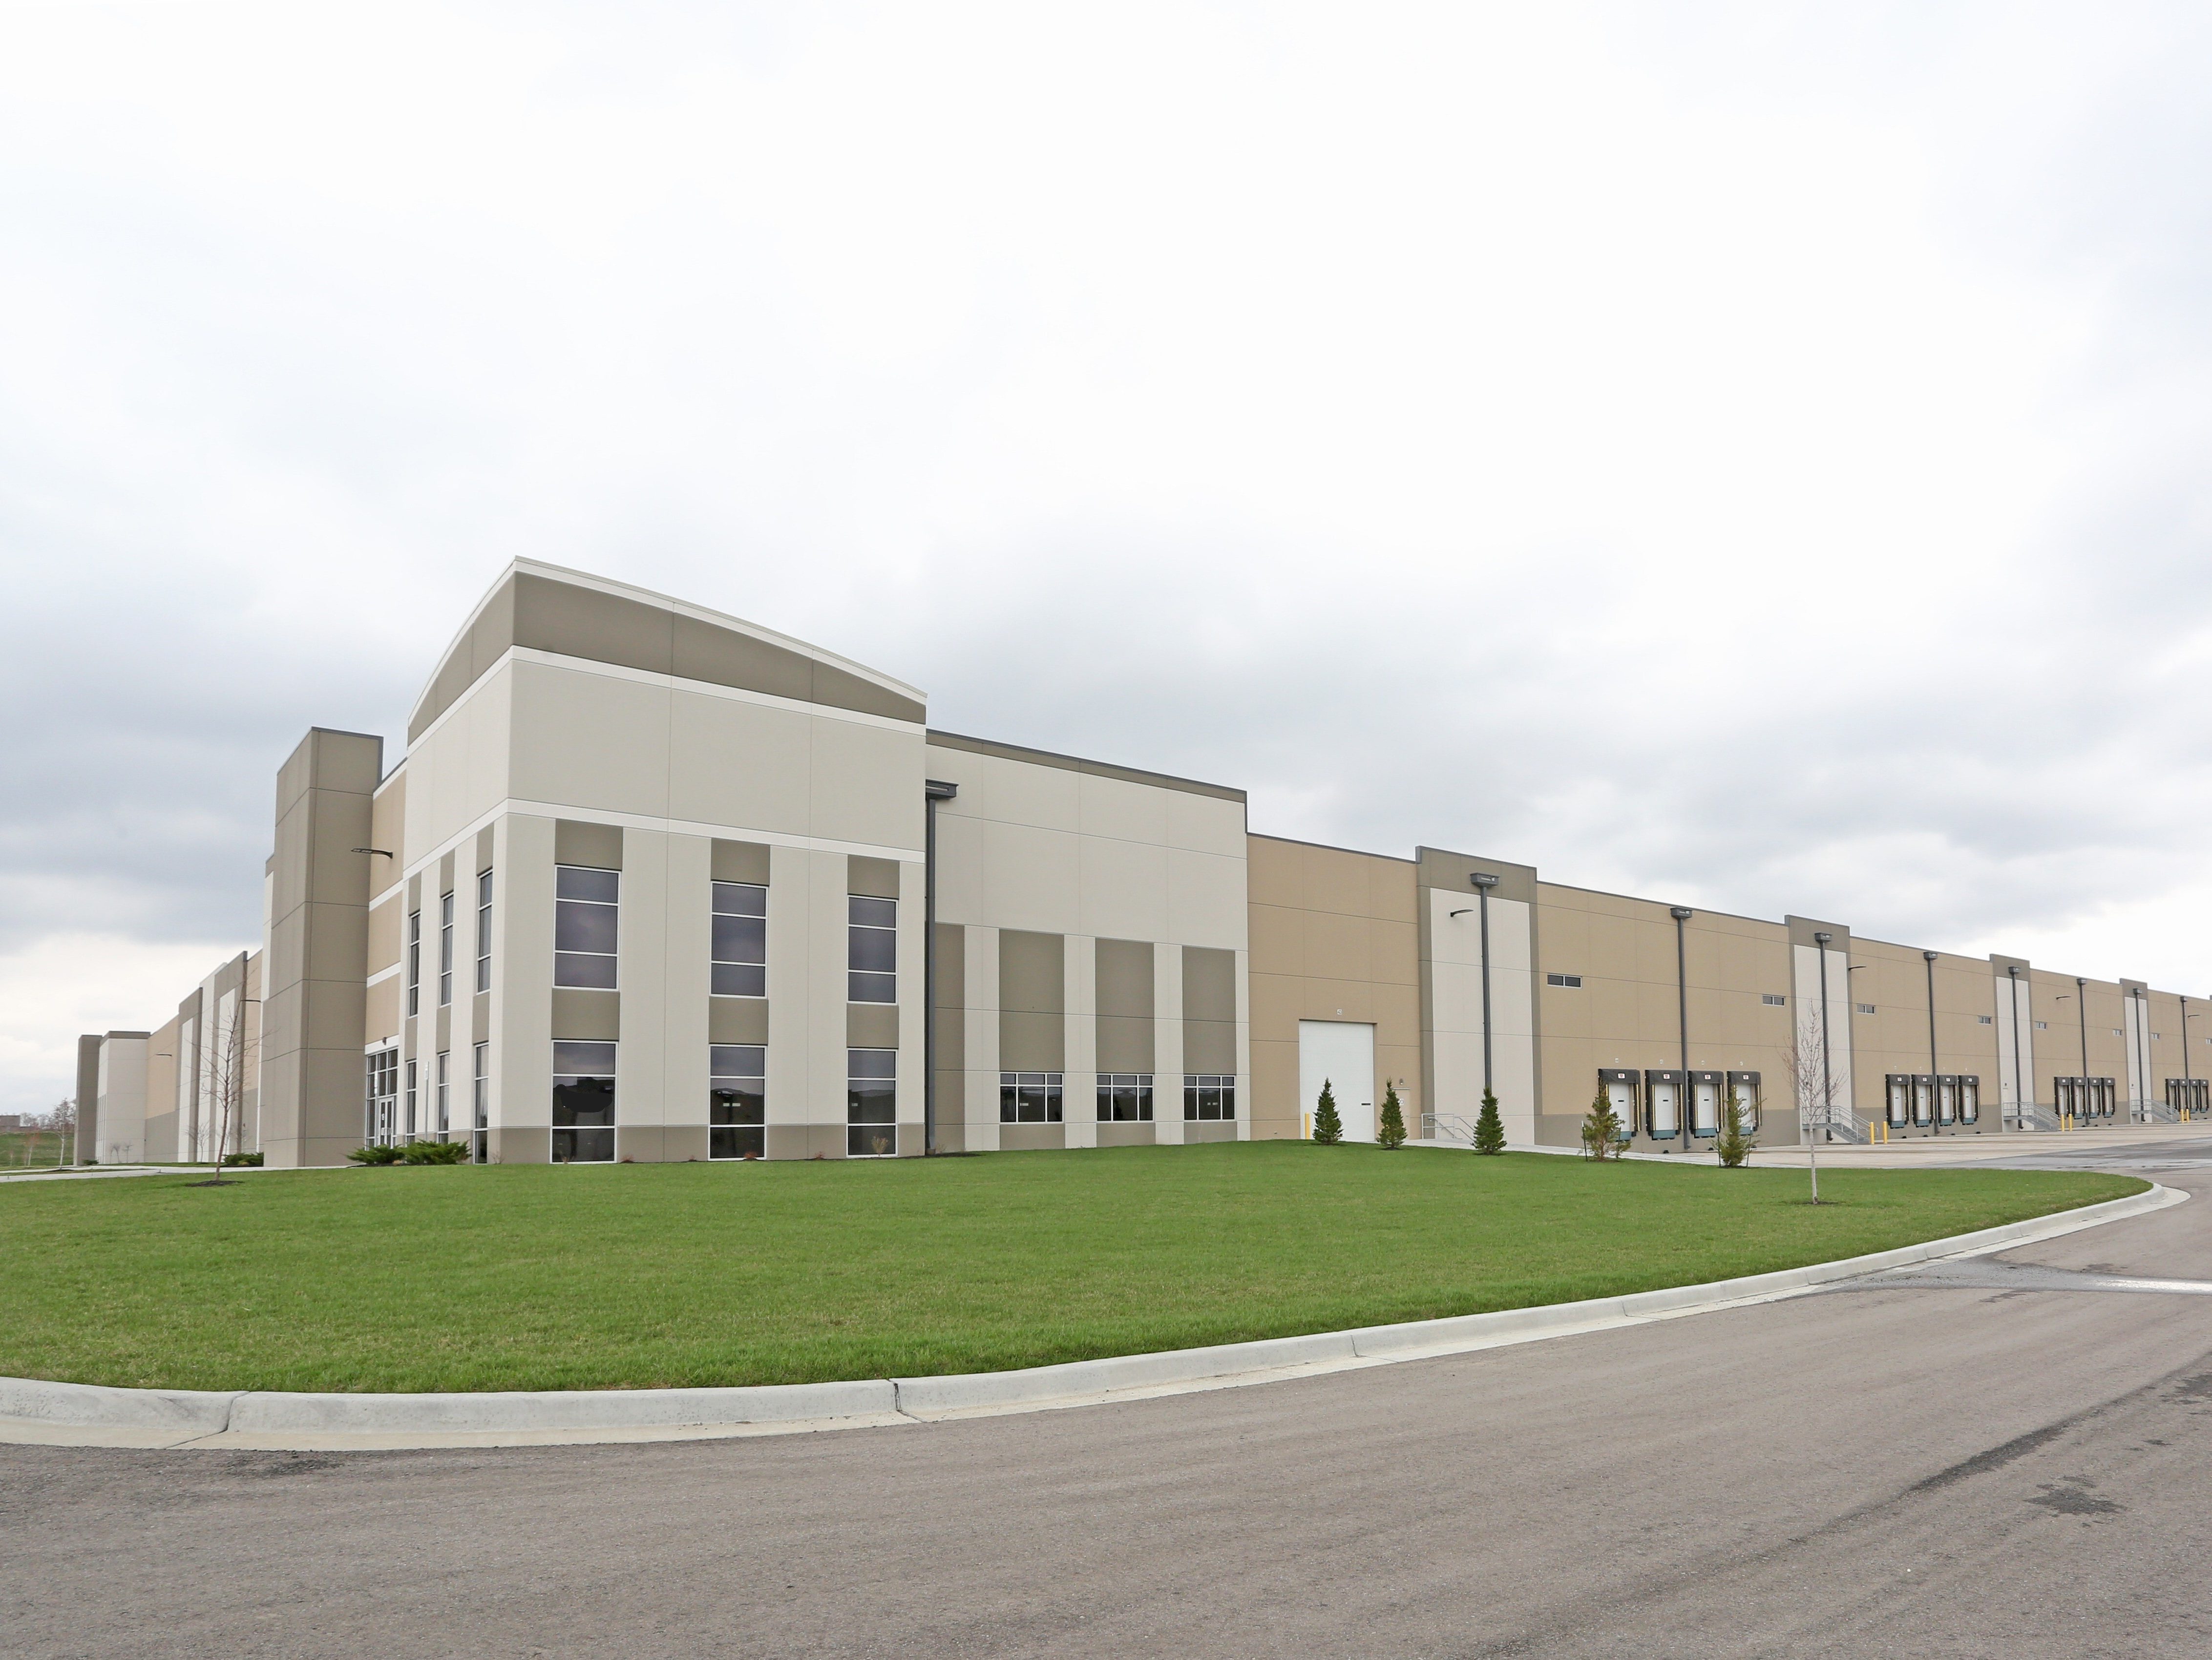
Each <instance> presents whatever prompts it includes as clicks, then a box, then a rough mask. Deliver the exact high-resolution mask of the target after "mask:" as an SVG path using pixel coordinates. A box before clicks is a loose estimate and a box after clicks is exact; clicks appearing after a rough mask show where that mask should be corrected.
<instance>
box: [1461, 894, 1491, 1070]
mask: <svg viewBox="0 0 2212 1660" xmlns="http://www.w3.org/2000/svg"><path fill="white" fill-rule="evenodd" d="M1468 881H1469V882H1471V883H1472V884H1474V891H1475V895H1476V899H1475V903H1476V905H1477V907H1478V908H1479V909H1480V912H1481V918H1480V920H1481V924H1482V1092H1483V1093H1484V1094H1485V1095H1489V1094H1492V1092H1493V1091H1492V1088H1491V1084H1492V1072H1491V1066H1490V891H1491V889H1492V888H1494V887H1496V886H1497V885H1498V879H1497V877H1495V876H1494V875H1492V873H1490V872H1488V871H1486V870H1479V871H1477V872H1475V873H1474V875H1472V876H1470V877H1468Z"/></svg>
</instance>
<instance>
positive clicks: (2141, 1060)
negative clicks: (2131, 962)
mask: <svg viewBox="0 0 2212 1660" xmlns="http://www.w3.org/2000/svg"><path fill="white" fill-rule="evenodd" d="M2128 995H2129V996H2130V997H2132V998H2134V999H2135V1002H2136V1041H2135V1049H2134V1052H2133V1053H2132V1054H2131V1055H2129V1057H2128V1061H2129V1065H2130V1067H2131V1068H2132V1069H2133V1071H2134V1073H2135V1078H2134V1079H2133V1080H2132V1081H2134V1082H2135V1083H2136V1085H2138V1087H2137V1089H2136V1097H2135V1099H2134V1100H2133V1101H2132V1102H2130V1104H2129V1107H2128V1117H2129V1119H2130V1121H2132V1122H2137V1123H2143V1124H2148V1122H2150V1003H2149V1000H2148V999H2147V998H2146V997H2145V996H2144V995H2143V988H2142V987H2141V986H2130V988H2128Z"/></svg>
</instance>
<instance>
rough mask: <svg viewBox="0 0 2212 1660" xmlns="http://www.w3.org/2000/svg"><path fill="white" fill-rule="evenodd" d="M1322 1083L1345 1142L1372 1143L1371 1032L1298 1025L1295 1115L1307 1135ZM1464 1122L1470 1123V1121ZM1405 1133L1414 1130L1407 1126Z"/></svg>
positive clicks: (1321, 1023)
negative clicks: (1331, 1098)
mask: <svg viewBox="0 0 2212 1660" xmlns="http://www.w3.org/2000/svg"><path fill="white" fill-rule="evenodd" d="M1324 1082H1326V1083H1327V1084H1328V1086H1329V1088H1330V1090H1331V1091H1332V1092H1334V1095H1335V1097H1336V1116H1337V1117H1338V1118H1340V1120H1342V1121H1343V1123H1344V1139H1345V1140H1347V1141H1372V1140H1374V1139H1375V1028H1374V1027H1373V1026H1371V1025H1367V1024H1366V1023H1365V1022H1364V1021H1357V1020H1301V1021H1299V1022H1298V1111H1299V1113H1300V1114H1301V1115H1302V1116H1301V1121H1300V1122H1303V1123H1304V1125H1306V1127H1307V1130H1308V1133H1309V1134H1311V1127H1312V1123H1313V1112H1314V1105H1315V1104H1316V1102H1318V1101H1319V1100H1320V1099H1321V1089H1322V1084H1323V1083H1324ZM1469 1122H1473V1121H1472V1120H1470V1121H1469ZM1407 1128H1408V1129H1409V1130H1412V1129H1416V1128H1418V1126H1413V1125H1408V1126H1407Z"/></svg>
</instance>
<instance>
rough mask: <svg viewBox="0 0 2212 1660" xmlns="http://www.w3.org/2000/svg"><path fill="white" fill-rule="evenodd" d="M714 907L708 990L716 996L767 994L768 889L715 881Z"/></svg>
mask: <svg viewBox="0 0 2212 1660" xmlns="http://www.w3.org/2000/svg"><path fill="white" fill-rule="evenodd" d="M710 951H711V953H712V955H711V958H710V960H709V965H708V972H709V974H710V975H711V976H712V979H711V983H710V985H709V988H708V989H709V990H710V991H711V992H712V994H714V996H716V997H765V996H767V995H768V890H767V889H766V888H764V887H762V886H760V885H757V884H756V883H751V882H717V883H715V884H714V943H713V945H712V946H711V947H710Z"/></svg>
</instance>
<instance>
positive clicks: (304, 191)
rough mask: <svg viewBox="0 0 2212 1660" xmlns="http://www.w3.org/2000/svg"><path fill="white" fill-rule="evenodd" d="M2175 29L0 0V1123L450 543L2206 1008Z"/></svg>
mask: <svg viewBox="0 0 2212 1660" xmlns="http://www.w3.org/2000/svg"><path fill="white" fill-rule="evenodd" d="M2208 85H2212V10H2208V9H2206V8H2204V7H2203V6H2202V5H2201V4H2200V5H2197V6H2181V5H2177V6H2170V7H2169V6H2129V5H2118V4H2112V3H2102V4H2098V5H2095V6H2088V5H2080V6H2068V7H2037V6H2033V5H2027V4H2022V3H2018V0H2010V3H2004V4H1998V5H1990V6H1944V5H1940V4H1932V3H1913V4H1909V5H1897V6H1890V7H1885V6H1881V5H1875V4H1851V5H1835V4H1829V5H1825V6H1817V7H1805V8H1802V9H1799V8H1791V7H1789V6H1786V5H1782V4H1778V3H1772V0H1764V3H1757V4H1748V5H1742V6H1735V5H1690V4H1677V5H1665V4H1650V3H1638V4H1633V5H1623V6H1602V5H1601V6H1590V7H1577V6H1573V5H1568V4H1557V3H1548V0H1547V3H1546V4H1543V5H1539V6H1530V5H1528V4H1525V3H1522V4H1516V5H1510V6H1504V5H1501V6H1486V5H1479V4H1470V3H1464V0H1462V3H1455V4H1449V5H1443V6H1437V7H1433V8H1427V7H1413V6H1408V7H1393V6H1388V5H1382V4H1376V3H1372V0H1365V3H1360V4H1356V5H1354V4H1349V3H1346V4H1340V5H1337V6H1333V7H1319V8H1299V7H1296V6H1293V5H1290V4H1285V3H1281V0H1270V3H1266V4H1260V5H1253V6H1249V7H1243V6H1231V5H1221V6H1207V5H1204V4H1200V3H1194V0H1181V3H1176V4H1173V5H1168V6H1160V7H1152V6H1146V5H1143V4H1139V3H1132V0H1115V3H1112V4H1102V5H1098V6H1095V7H1094V6H1073V5H1066V6H1054V5H1038V4H1036V3H1027V4H1018V5H1009V6H1006V7H1002V8H990V7H983V8H969V7H963V6H960V5H956V4H950V3H934V4H930V5H926V6H915V5H899V6H884V7H881V8H872V7H865V6H862V7H840V6H835V5H812V6H806V7H798V6H760V7H751V8H747V7H740V6H733V5H727V4H717V5H700V6H696V7H694V6H686V5H681V4H674V3H645V0H624V3H622V4H620V5H606V6H581V5H558V4H551V3H544V0H540V3H534V4H530V5H516V6H512V7H502V6H478V7H436V6H413V5H405V4H392V3H388V0H387V3H380V4H379V5H376V6H373V7H371V6H351V7H343V8H340V7H330V6H301V5H298V4H285V5H272V6H246V5H203V4H167V5H139V6H106V7H101V6H92V5H85V4H69V5H60V4H52V5H40V4H32V5H22V4H16V3H9V0H0V558H4V560H5V562H6V568H7V575H8V581H7V587H6V599H7V604H6V605H5V606H4V609H0V629H4V634H5V640H4V643H5V648H6V649H5V652H4V654H0V672H4V674H5V675H6V677H7V680H6V692H7V705H8V714H9V718H8V720H7V722H6V726H5V728H4V734H5V735H4V738H0V743H4V745H5V749H4V759H5V769H4V774H5V781H6V782H5V788H4V791H0V1110H14V1109H16V1108H19V1107H21V1108H38V1107H42V1106H46V1105H48V1104H52V1101H54V1100H55V1099H57V1098H59V1097H60V1096H62V1095H64V1094H66V1093H67V1092H69V1091H70V1087H71V1068H72V1066H73V1055H74V1043H75V1037H76V1033H77V1032H79V1031H94V1030H104V1029H106V1028H109V1027H132V1026H150V1025H155V1024H158V1023H159V1022H160V1021H161V1019H162V1018H164V1014H165V1012H167V1011H172V1010H173V1007H174V1005H175V1002H176V1000H177V998H178V997H179V996H180V995H182V994H183V993H184V992H185V989H186V988H188V986H189V985H190V984H191V982H193V981H195V980H197V978H198V976H200V975H201V974H203V973H204V972H205V971H206V970H208V969H210V968H211V967H212V966H213V965H214V964H215V963H216V961H217V960H219V959H220V958H222V957H223V956H224V955H226V954H228V953H229V952H234V951H235V950H237V949H240V947H242V946H248V945H252V944H254V943H257V941H258V930H259V927H260V886H261V869H262V861H263V860H264V857H265V855H266V854H267V850H268V845H269V838H270V810H271V798H272V794H273V787H274V773H275V769H276V765H277V763H279V762H280V761H281V760H282V759H283V757H284V755H285V753H286V752H287V751H289V749H290V748H291V746H292V745H293V744H294V743H295V742H296V741H297V739H298V738H299V736H300V734H301V731H302V730H303V729H304V728H305V727H307V726H309V725H310V724H319V725H325V726H334V727H351V728H355V729H357V730H362V731H368V732H380V733H386V734H387V735H388V738H389V739H390V742H391V745H392V747H391V749H390V750H388V751H387V753H388V754H390V755H391V756H392V757H393V758H397V755H398V745H400V744H401V743H402V742H404V720H405V711H406V708H407V707H408V705H409V703H410V702H411V700H412V698H413V696H414V695H415V693H416V690H418V688H419V686H420V684H421V683H422V680H423V679H424V678H426V677H427V675H428V672H429V670H430V668H431V667H432V666H433V665H434V663H435V660H436V658H437V656H438V655H439V654H440V652H441V650H442V649H443V648H444V646H445V644H446V642H447V639H448V637H449V636H450V635H451V634H452V632H453V629H455V628H456V627H457V625H458V624H459V622H460V621H461V619H462V618H463V617H464V616H465V613H466V611H467V610H468V608H469V607H470V606H471V605H472V604H473V603H474V601H475V599H476V598H477V595H478V594H479V593H481V592H482V591H483V589H484V588H485V587H487V586H488V585H489V583H490V582H491V581H492V580H493V578H494V577H495V575H496V573H497V572H498V570H499V569H500V568H501V565H502V564H504V563H505V562H507V560H508V559H510V558H513V557H514V556H517V555H527V556H532V557H535V558H542V559H548V560H551V561H554V562H558V563H562V564H566V565H572V566H577V567H580V568H582V569H587V570H592V571H596V572H599V573H601V574H604V575H608V576H611V577H616V578H618V579H620V580H623V581H631V582H636V583H640V584H643V585H645V586H647V587H653V588H657V589H660V590H663V591H665V592H667V593H675V594H678V595H681V596H683V597H684V598H686V599H692V600H696V601H697V602H699V603H701V604H704V605H712V606H714V607H717V608H719V609H721V610H724V611H732V612H734V613H736V614H737V615H738V616H741V617H750V618H752V619H754V620H756V621H757V622H760V623H765V624H767V625H769V626H770V627H773V628H776V629H783V630H785V631H787V632H789V633H793V634H796V635H800V636H802V637H804V638H806V639H810V640H813V641H816V642H819V643H821V644H823V645H824V646H827V647H829V648H832V649H834V650H836V651H839V652H842V653H844V654H848V655H851V656H854V657H857V658H860V660H863V661H866V662H868V663H871V664H873V665H875V666H878V667H881V668H883V669H884V670H886V671H888V672H890V673H893V674H896V675H898V676H900V677H902V678H905V679H908V680H910V681H912V682H914V683H915V684H918V685H920V686H921V687H923V688H924V689H926V690H927V691H928V693H929V694H930V712H931V718H932V720H933V722H934V723H935V724H937V725H939V726H942V727H950V728H951V729H953V730H955V731H961V732H969V733H982V734H987V735H990V736H994V737H998V738H1003V739H1010V740H1012V741H1015V742H1020V743H1027V744H1034V745H1041V746H1044V747H1047V748H1051V749H1057V750H1072V751H1079V752H1082V753H1085V754H1089V755H1094V756H1097V757H1103V758H1107V759H1111V760H1115V761H1118V762H1122V763H1127V764H1131V765H1135V766H1141V767H1149V768H1154V769H1161V770H1165V771H1170V772H1176V773H1183V774H1188V775H1195V776H1198V777H1201V778H1207V779H1213V780H1218V781H1225V782H1230V783H1235V784H1240V785H1243V786H1245V787H1248V788H1249V790H1250V791H1251V800H1252V812H1251V822H1252V826H1253V828H1254V829H1255V830H1261V831H1268V832H1274V833H1279V834H1285V835H1290V836H1304V837H1307V838H1310V839H1315V840H1320V841H1328V842H1340V843H1344V844H1346V845H1349V846H1353V847H1360V848H1372V849H1376V850H1378V851H1383V852H1390V853H1399V854H1402V853H1405V852H1407V850H1409V849H1410V848H1412V847H1413V845H1414V844H1415V843H1417V842H1427V843H1431V844H1434V845H1439V846H1445V847H1451V848H1462V849H1465V850H1468V851H1470V852H1474V853H1477V854H1489V855H1492V856H1495V857H1498V858H1503V859H1512V860H1521V861H1523V862H1527V863H1532V864H1534V865H1535V866H1538V867H1539V869H1540V870H1541V873H1543V874H1544V875H1545V876H1546V877H1547V878H1549V879H1554V880H1559V881H1565V882H1571V883H1577V884H1581V885H1588V886H1594V887H1601V888H1609V889H1615V890H1625V891H1632V892H1636V893H1639V894H1644V895H1647V896H1650V897H1654V898H1659V899H1663V900H1668V901H1670V902H1680V903H1689V904H1692V905H1699V906H1703V907H1711V908H1716V909H1728V910H1733V911H1738V912H1743V913H1747V914H1750V915H1765V916H1777V917H1778V916H1780V915H1782V914H1783V913H1784V912H1785V911H1796V912H1801V913H1805V914H1808V915H1820V916H1823V917H1827V918H1832V919H1833V920H1836V921H1842V922H1844V923H1846V924H1847V925H1849V926H1850V927H1852V928H1853V929H1855V930H1857V932H1859V933H1865V934H1872V935H1876V936H1879V937H1882V938H1887V939H1899V940H1903V941H1905V942H1909V943H1911V944H1916V945H1934V946H1942V947H1944V948H1946V949H1949V950H1956V951H1964V952H1976V953H1980V952H1990V951H2004V952H2014V953H2017V954H2020V955H2024V956H2027V957H2031V958H2033V959H2034V960H2035V961H2036V962H2037V963H2038V964H2043V965H2048V966H2051V967H2057V968H2063V969H2065V970H2071V971H2075V972H2080V973H2084V974H2091V975H2096V976H2121V975H2128V976H2136V977H2141V978H2146V979H2148V980H2150V981H2151V982H2154V984H2158V985H2160V986H2163V987H2166V988H2172V989H2176V990H2182V991H2186V992H2190V993H2192V994H2199V993H2212V973H2208V972H2207V971H2206V960H2205V955H2206V945H2207V940H2208V926H2212V873H2208V870H2207V868H2206V860H2205V848H2206V833H2205V832H2206V826H2207V824H2208V822H2212V817H2209V816H2212V559H2208V557H2207V550H2208V532H2212V514H2208V508H2212V502H2208V491H2207V476H2206V465H2205V457H2206V442H2205V441H2206V438H2207V435H2208V434H2207V428H2208V421H2207V417H2208V413H2209V412H2212V353H2208V345H2212V340H2208V327H2207V325H2208V321H2212V289H2208V283H2212V216H2208V211H2207V207H2208V199H2207V191H2208V181H2212V131H2208V122H2212V99H2208V98H2207V97H2206V96H2205V88H2206V87H2207V86H2208Z"/></svg>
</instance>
